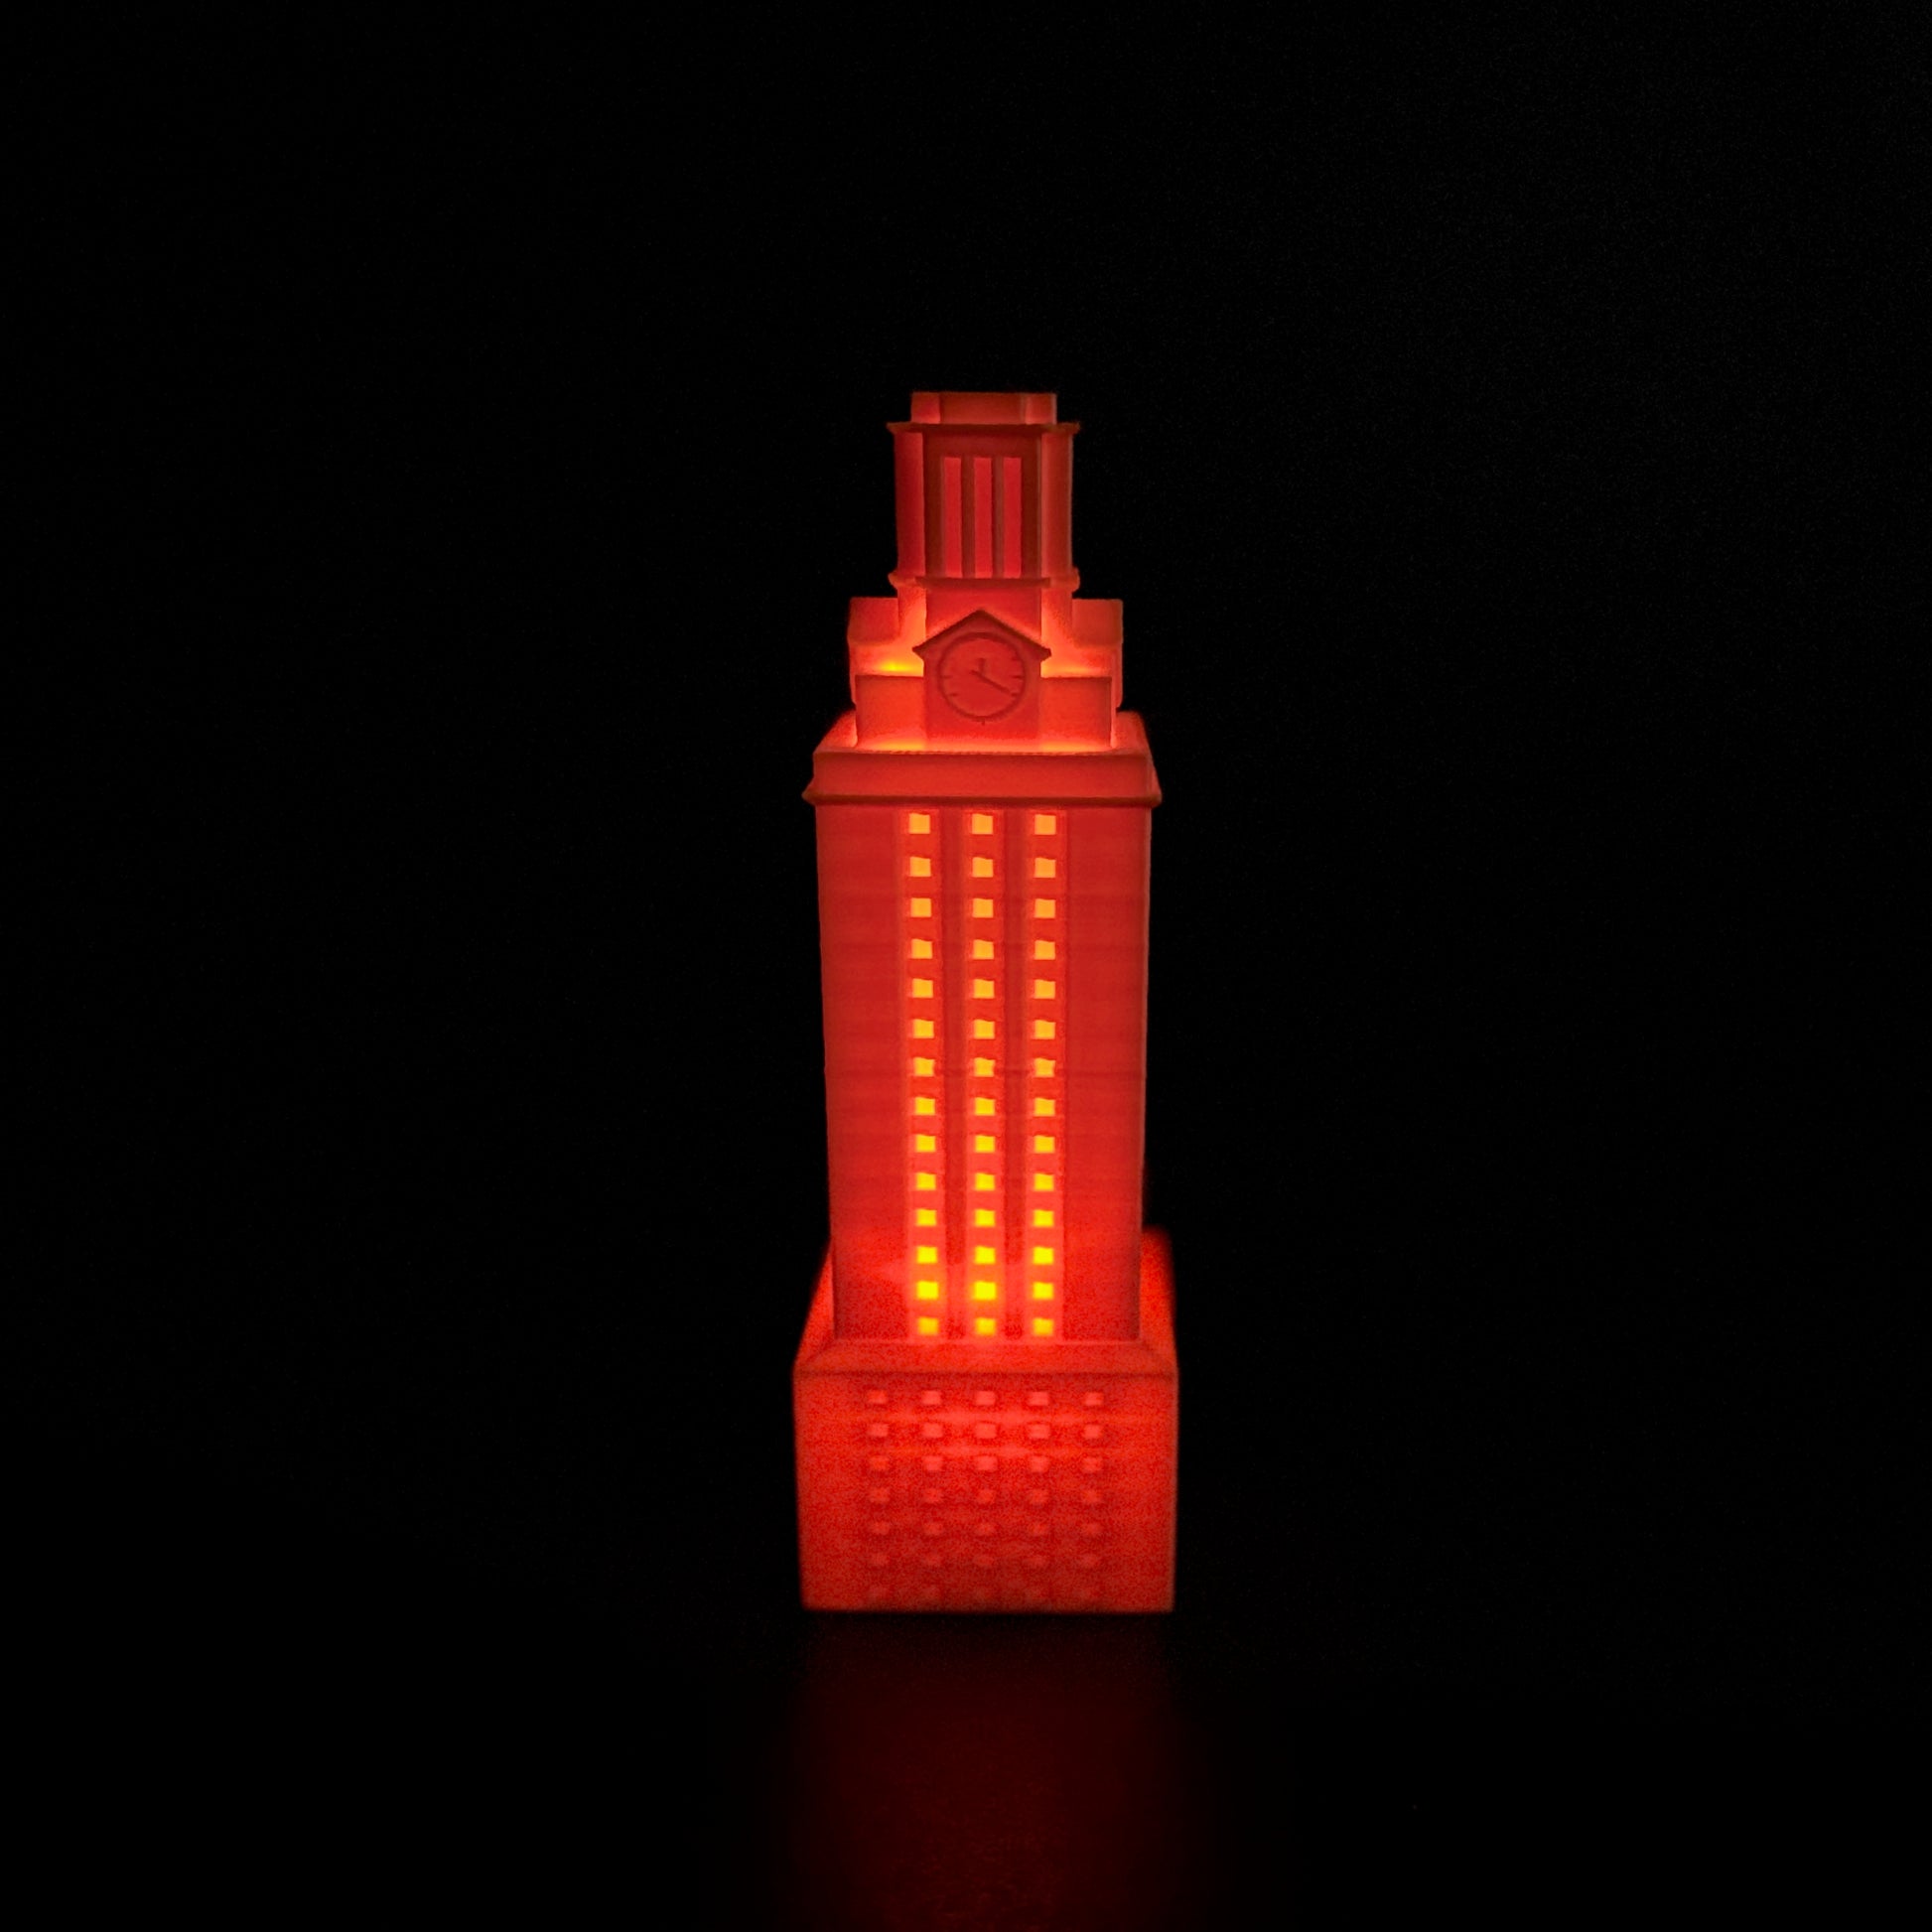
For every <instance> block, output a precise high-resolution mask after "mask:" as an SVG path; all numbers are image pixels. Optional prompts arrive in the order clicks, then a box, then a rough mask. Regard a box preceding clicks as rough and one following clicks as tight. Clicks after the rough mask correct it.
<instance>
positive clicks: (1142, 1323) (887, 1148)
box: [794, 392, 1177, 1610]
mask: <svg viewBox="0 0 1932 1932" xmlns="http://www.w3.org/2000/svg"><path fill="white" fill-rule="evenodd" d="M1075 427H1076V426H1075V425H1074V424H1072V423H1061V422H1058V421H1056V420H1055V411H1054V398H1053V397H1052V396H1050V395H991V394H978V393H972V394H967V393H954V392H938V393H921V394H917V395H914V397H913V398H912V412H911V420H910V421H909V422H904V423H895V424H893V426H892V430H893V436H894V439H895V443H896V452H897V499H898V568H897V570H896V571H894V573H893V576H892V582H893V585H894V587H895V590H896V595H895V596H892V597H862V598H857V599H855V600H854V601H853V606H852V621H851V626H850V630H849V633H848V643H849V650H850V660H851V680H852V697H853V703H854V709H853V710H852V711H849V712H847V713H846V714H845V716H844V717H843V718H841V719H840V720H839V722H838V723H837V724H836V725H834V726H833V728H832V730H831V731H830V732H829V733H828V734H827V735H826V738H825V740H824V742H823V743H822V744H821V745H820V746H819V748H818V751H817V753H816V755H815V757H814V759H813V775H812V784H811V788H810V789H809V790H808V791H807V793H806V794H805V795H806V797H807V798H808V799H809V800H810V801H811V803H812V804H813V805H814V806H815V807H816V810H817V818H818V878H819V924H820V938H821V943H822V948H823V962H824V966H823V975H824V1000H825V1085H826V1106H827V1115H828V1120H829V1125H830V1166H831V1192H832V1203H831V1205H832V1211H831V1224H832V1244H831V1251H830V1253H829V1254H828V1256H827V1258H826V1263H825V1268H824V1271H823V1273H822V1274H821V1276H820V1279H819V1283H818V1287H817V1291H816V1294H815V1296H814V1298H813V1302H812V1310H811V1314H810V1316H809V1318H808V1320H807V1323H806V1329H805V1337H804V1341H803V1344H802V1346H801V1347H800V1349H799V1353H798V1360H797V1366H796V1369H795V1373H794V1395H795V1412H796V1422H797V1439H798V1503H799V1540H800V1552H801V1560H802V1572H803V1584H804V1597H805V1602H806V1604H807V1605H808V1606H809V1607H811V1608H814V1609H884V1610H896V1609H905V1610H916V1609H924V1610H981V1609H984V1610H1019V1609H1035V1610H1162V1609H1167V1608H1168V1607H1170V1605H1171V1604H1172V1601H1173V1520H1174V1453H1175V1417H1176V1394H1177V1381H1176V1375H1175V1366H1174V1355H1173V1323H1172V1287H1171V1274H1170V1269H1169V1264H1168V1256H1167V1248H1166V1244H1165V1243H1164V1242H1163V1241H1162V1239H1161V1238H1160V1236H1158V1235H1157V1234H1154V1233H1152V1232H1144V1231H1143V1229H1142V1227H1141V1133H1142V1114H1143V1109H1144V1102H1145V1091H1146V1034H1147V934H1148V850H1149V844H1148V835H1149V829H1150V822H1151V817H1150V815H1151V813H1152V810H1153V807H1154V806H1155V804H1156V803H1157V802H1158V801H1159V798H1160V792H1159V790H1158V788H1157V786H1156V784H1155V778H1154V762H1153V759H1151V758H1150V756H1149V754H1148V748H1147V738H1146V734H1145V733H1144V732H1143V730H1142V728H1141V721H1140V720H1139V718H1137V717H1136V716H1135V715H1134V714H1133V713H1131V712H1125V711H1120V710H1118V709H1117V707H1118V705H1119V703H1120V696H1121V669H1120V650H1121V647H1120V634H1121V619H1120V605H1119V603H1118V602H1117V601H1114V600H1106V599H1082V598H1076V597H1075V596H1074V595H1073V593H1074V590H1075V588H1076V587H1077V585H1078V584H1079V581H1080V580H1079V576H1078V573H1077V572H1076V571H1075V570H1074V568H1073V563H1072V557H1071V551H1070V511H1071V490H1072V454H1073V433H1074V429H1075Z"/></svg>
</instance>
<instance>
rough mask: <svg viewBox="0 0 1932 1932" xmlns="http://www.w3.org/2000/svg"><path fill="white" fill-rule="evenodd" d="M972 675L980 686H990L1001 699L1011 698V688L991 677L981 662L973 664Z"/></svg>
mask: <svg viewBox="0 0 1932 1932" xmlns="http://www.w3.org/2000/svg"><path fill="white" fill-rule="evenodd" d="M973 675H974V676H975V677H976V678H978V679H979V680H980V682H981V683H982V684H990V685H992V687H993V688H994V690H996V691H997V692H999V694H1000V695H1001V697H1003V698H1010V697H1012V696H1013V686H1012V685H1010V684H1002V683H1001V682H1000V680H999V679H998V678H997V677H993V676H991V675H990V674H989V673H988V671H987V668H986V665H985V664H984V663H983V662H982V663H979V664H975V665H974V666H973Z"/></svg>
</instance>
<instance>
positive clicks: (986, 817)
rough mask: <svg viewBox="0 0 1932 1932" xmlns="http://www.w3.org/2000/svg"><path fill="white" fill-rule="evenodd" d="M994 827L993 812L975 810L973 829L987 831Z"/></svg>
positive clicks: (980, 831)
mask: <svg viewBox="0 0 1932 1932" xmlns="http://www.w3.org/2000/svg"><path fill="white" fill-rule="evenodd" d="M992 829H993V814H992V813H991V812H975V813H974V814H973V830H974V831H975V832H978V833H986V832H990V831H992Z"/></svg>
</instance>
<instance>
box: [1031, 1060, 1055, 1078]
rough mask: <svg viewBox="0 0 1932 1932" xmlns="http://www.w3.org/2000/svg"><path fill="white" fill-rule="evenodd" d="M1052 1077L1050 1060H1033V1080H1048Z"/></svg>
mask: <svg viewBox="0 0 1932 1932" xmlns="http://www.w3.org/2000/svg"><path fill="white" fill-rule="evenodd" d="M1052 1077H1053V1062H1052V1061H1051V1060H1035V1062H1034V1078H1035V1080H1050V1079H1051V1078H1052Z"/></svg>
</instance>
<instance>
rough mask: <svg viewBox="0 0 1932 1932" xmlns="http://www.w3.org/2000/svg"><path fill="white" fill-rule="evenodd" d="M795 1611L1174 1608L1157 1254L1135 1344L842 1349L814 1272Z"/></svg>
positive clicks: (1172, 1413)
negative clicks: (800, 1603) (801, 1605)
mask: <svg viewBox="0 0 1932 1932" xmlns="http://www.w3.org/2000/svg"><path fill="white" fill-rule="evenodd" d="M792 1407H793V1415H794V1419H795V1424H796V1429H797V1442H798V1546H799V1567H800V1573H801V1577H802V1582H803V1589H804V1599H805V1607H806V1608H807V1609H812V1610H944V1611H962V1610H995V1611H1015V1610H1019V1611H1030V1610H1040V1611H1045V1610H1071V1611H1088V1612H1091V1611H1100V1610H1167V1609H1172V1608H1173V1547H1174V1468H1175V1446H1176V1424H1177V1420H1178V1413H1179V1375H1178V1370H1177V1368H1176V1365H1175V1361H1174V1351H1173V1264H1172V1261H1171V1259H1170V1255H1169V1250H1168V1244H1167V1241H1166V1238H1165V1237H1164V1236H1163V1235H1161V1234H1160V1233H1159V1232H1158V1231H1157V1230H1154V1229H1149V1230H1147V1231H1146V1233H1145V1234H1144V1235H1143V1237H1142V1244H1141V1338H1140V1340H1138V1341H1057V1342H1041V1343H1038V1344H1035V1345H1029V1344H1027V1343H1024V1342H972V1341H940V1342H913V1341H855V1340H845V1341H839V1340H835V1339H834V1338H833V1334H832V1272H831V1259H830V1257H829V1255H828V1256H827V1258H826V1264H825V1266H824V1268H823V1269H821V1271H820V1273H819V1278H818V1287H817V1290H816V1291H815V1293H814V1295H813V1297H812V1307H811V1313H810V1315H809V1316H808V1317H807V1318H806V1322H805V1336H804V1340H803V1342H802V1343H801V1344H800V1346H799V1350H798V1359H797V1362H796V1364H795V1366H794V1368H793V1370H792Z"/></svg>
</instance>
